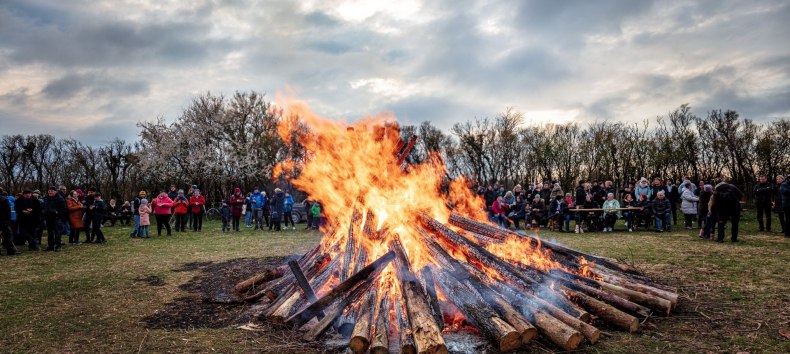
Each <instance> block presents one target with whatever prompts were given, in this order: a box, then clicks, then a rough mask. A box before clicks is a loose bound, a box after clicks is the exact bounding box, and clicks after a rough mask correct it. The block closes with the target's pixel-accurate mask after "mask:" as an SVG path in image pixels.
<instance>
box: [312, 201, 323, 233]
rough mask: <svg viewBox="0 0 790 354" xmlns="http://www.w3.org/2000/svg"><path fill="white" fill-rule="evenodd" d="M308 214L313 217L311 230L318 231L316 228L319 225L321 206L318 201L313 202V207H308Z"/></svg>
mask: <svg viewBox="0 0 790 354" xmlns="http://www.w3.org/2000/svg"><path fill="white" fill-rule="evenodd" d="M310 214H311V215H312V216H313V224H312V229H313V230H318V226H319V225H320V224H321V204H319V203H318V201H314V202H313V205H312V206H311V207H310Z"/></svg>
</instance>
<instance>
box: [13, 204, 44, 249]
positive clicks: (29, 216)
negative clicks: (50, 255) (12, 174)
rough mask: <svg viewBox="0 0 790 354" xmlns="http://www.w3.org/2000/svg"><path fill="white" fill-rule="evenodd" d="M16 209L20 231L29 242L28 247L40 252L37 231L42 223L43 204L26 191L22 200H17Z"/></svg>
mask: <svg viewBox="0 0 790 354" xmlns="http://www.w3.org/2000/svg"><path fill="white" fill-rule="evenodd" d="M14 208H15V209H16V215H17V224H18V225H19V231H20V233H21V234H22V236H23V237H24V238H25V240H27V247H28V248H29V249H30V250H33V251H38V250H40V249H41V248H40V246H39V241H38V240H37V238H36V229H38V226H39V224H40V223H41V202H39V201H38V199H36V198H33V192H31V191H30V190H29V189H26V190H24V191H23V192H22V198H19V199H17V200H16V204H15V205H14Z"/></svg>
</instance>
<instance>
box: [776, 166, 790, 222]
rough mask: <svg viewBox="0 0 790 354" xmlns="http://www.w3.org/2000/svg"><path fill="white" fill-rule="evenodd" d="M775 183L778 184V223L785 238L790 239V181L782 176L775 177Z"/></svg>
mask: <svg viewBox="0 0 790 354" xmlns="http://www.w3.org/2000/svg"><path fill="white" fill-rule="evenodd" d="M776 183H777V184H779V187H778V188H777V189H778V192H779V198H778V199H777V201H776V209H777V214H779V221H781V222H782V227H783V230H782V231H783V232H784V234H785V237H790V181H788V180H786V179H785V177H784V176H776Z"/></svg>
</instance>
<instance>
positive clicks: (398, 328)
mask: <svg viewBox="0 0 790 354" xmlns="http://www.w3.org/2000/svg"><path fill="white" fill-rule="evenodd" d="M406 148H407V146H404V149H406ZM355 215H356V216H355V217H354V218H353V219H352V222H351V225H349V228H348V237H347V239H346V242H345V244H343V245H338V246H335V247H333V248H332V249H330V250H326V249H324V248H322V247H320V246H319V247H316V248H315V249H313V250H311V251H310V252H307V253H306V254H305V255H303V256H302V257H301V258H299V259H298V260H293V261H290V262H288V264H287V265H284V266H281V267H277V268H274V269H271V270H264V271H262V272H261V273H259V274H256V275H255V276H253V277H250V278H249V279H245V280H244V281H242V282H240V283H239V284H237V286H236V288H235V290H236V291H238V292H239V293H250V292H253V293H254V294H253V295H251V296H248V297H247V298H248V300H249V301H258V302H261V303H262V305H260V306H258V307H260V308H262V309H263V310H261V311H259V314H260V318H261V319H265V320H268V321H273V322H277V323H282V324H284V325H287V326H289V327H291V328H297V329H301V330H303V331H305V334H304V335H303V338H304V339H305V340H311V341H312V340H317V339H318V338H320V337H321V336H322V335H324V333H326V332H327V331H329V330H330V328H332V327H334V328H335V331H337V332H338V333H341V334H343V333H345V332H346V331H347V332H348V333H345V334H347V337H346V338H347V339H348V350H350V351H351V352H354V353H368V352H370V353H388V352H390V350H391V348H393V346H394V348H398V350H399V351H400V352H401V353H447V351H448V348H447V345H446V344H445V341H444V337H443V330H444V329H446V328H447V326H449V325H450V324H449V323H445V320H444V319H445V316H448V315H450V314H448V313H442V309H453V310H454V309H457V310H458V311H459V313H460V315H463V318H464V321H465V322H466V323H467V324H469V325H471V326H474V327H475V328H476V329H477V330H479V331H480V333H481V334H482V335H483V336H484V337H485V338H486V339H487V340H488V341H489V342H490V343H491V344H492V345H493V346H494V347H495V349H496V350H497V351H500V352H511V351H516V350H519V349H523V348H525V347H527V346H529V345H531V343H532V342H533V341H534V340H536V339H537V340H540V341H543V342H548V343H551V344H552V345H554V346H556V347H558V348H560V349H562V350H567V351H572V350H577V349H578V348H579V346H580V345H581V344H582V343H583V342H585V341H586V342H587V343H589V344H595V343H597V342H598V341H599V340H600V334H601V331H600V330H599V329H598V328H596V325H597V324H606V325H608V326H610V327H612V328H616V329H618V330H622V331H626V332H630V333H633V332H636V331H637V330H638V329H639V323H640V319H641V318H646V317H649V316H653V315H658V316H667V315H669V314H670V313H671V311H672V310H673V309H674V308H675V307H676V306H677V304H678V295H677V293H676V290H675V289H673V288H671V287H667V286H665V285H662V284H658V283H656V282H654V281H652V280H651V279H649V278H647V277H645V276H643V275H641V274H639V272H637V271H636V270H635V269H633V267H631V266H628V265H623V264H620V263H618V262H616V261H614V260H611V259H607V258H602V257H596V256H592V255H588V254H585V253H582V252H579V251H576V250H572V249H569V248H567V247H564V246H561V245H557V244H553V243H549V242H545V241H543V240H540V239H537V238H536V237H534V236H524V235H520V234H517V233H513V232H510V231H508V230H504V229H501V228H498V227H496V226H493V225H489V224H486V223H482V222H478V221H475V220H472V219H468V218H466V217H464V216H462V215H460V214H455V213H453V214H452V215H451V217H450V220H449V224H450V225H452V226H454V227H456V228H459V229H461V230H462V231H460V232H456V231H454V230H453V229H452V228H450V227H448V225H445V224H443V223H441V222H439V221H438V220H436V219H434V218H432V217H430V216H427V215H421V216H420V218H419V220H418V222H417V223H416V224H415V225H409V231H410V232H414V233H415V234H417V235H419V237H418V239H419V240H418V241H419V242H421V243H422V244H423V245H424V246H425V247H424V248H423V250H424V251H425V252H428V253H429V254H430V258H431V260H432V263H430V264H428V265H425V266H423V267H422V268H421V269H418V270H415V269H413V266H412V264H411V262H410V260H409V256H408V254H407V253H406V250H405V249H404V247H403V245H402V244H401V242H400V239H399V238H398V236H397V235H390V234H389V231H387V230H374V228H373V224H374V216H373V215H372V213H370V212H369V211H368V212H366V213H365V214H362V213H361V212H355ZM363 215H364V217H363ZM361 237H367V238H370V239H374V240H385V239H386V240H390V243H389V244H388V247H389V252H387V253H386V254H384V255H383V256H381V257H378V258H377V259H375V260H372V261H370V262H369V261H368V254H367V252H368V251H367V250H366V249H365V248H364V247H362V244H363V243H364V240H363V239H362V238H361ZM510 237H518V238H520V239H523V242H530V244H531V245H532V246H533V247H539V248H541V249H546V250H548V251H550V252H548V253H549V254H550V257H551V259H552V261H555V262H557V264H560V265H561V267H559V268H552V269H549V270H547V269H539V268H536V267H535V266H532V265H530V264H526V263H520V262H513V261H505V260H503V259H502V258H500V257H499V256H497V255H496V254H494V253H492V252H491V251H489V249H487V248H486V246H487V245H490V244H493V243H497V242H499V243H501V242H503V241H504V240H506V239H508V238H510ZM389 267H392V268H389ZM390 271H391V272H392V273H388V274H389V275H390V276H394V277H395V278H396V283H394V284H397V285H395V286H396V288H391V287H392V286H393V285H392V284H393V283H391V282H393V280H392V278H387V279H388V280H387V281H385V280H384V277H383V276H382V274H383V273H385V272H390ZM583 271H584V272H583ZM329 284H337V285H334V286H332V287H331V289H329V286H328V285H329ZM319 289H323V290H321V291H320V293H319ZM319 295H320V296H319ZM445 303H446V304H445ZM445 305H446V306H445ZM344 328H346V329H344Z"/></svg>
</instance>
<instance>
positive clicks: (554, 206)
mask: <svg viewBox="0 0 790 354" xmlns="http://www.w3.org/2000/svg"><path fill="white" fill-rule="evenodd" d="M567 214H568V203H567V202H565V198H564V197H563V196H562V194H557V195H556V196H555V197H554V200H552V201H551V203H550V204H549V215H551V220H553V221H554V222H555V223H556V224H557V225H558V227H559V231H560V232H562V224H563V221H565V216H566V215H567ZM565 229H566V230H567V231H570V230H569V229H568V228H567V227H566V228H565Z"/></svg>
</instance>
